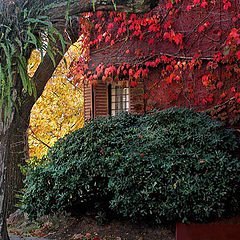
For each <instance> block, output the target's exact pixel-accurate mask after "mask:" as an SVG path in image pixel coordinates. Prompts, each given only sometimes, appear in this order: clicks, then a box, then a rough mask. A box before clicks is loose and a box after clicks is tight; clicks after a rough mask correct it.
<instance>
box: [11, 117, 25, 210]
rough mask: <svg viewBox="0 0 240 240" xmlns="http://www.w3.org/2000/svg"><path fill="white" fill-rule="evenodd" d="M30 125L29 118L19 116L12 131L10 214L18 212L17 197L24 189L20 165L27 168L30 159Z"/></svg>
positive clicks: (15, 119)
mask: <svg viewBox="0 0 240 240" xmlns="http://www.w3.org/2000/svg"><path fill="white" fill-rule="evenodd" d="M28 125H29V116H27V117H26V118H23V117H21V116H19V115H17V116H16V117H15V118H14V121H13V124H12V127H11V129H10V130H9V131H10V136H9V138H10V140H9V141H10V149H9V150H10V152H9V164H8V171H7V172H8V179H9V181H8V213H9V214H10V213H12V212H14V211H15V210H16V204H18V203H19V198H18V197H16V195H18V194H19V193H20V190H21V189H22V188H23V186H24V184H23V179H24V176H23V174H22V172H21V170H20V167H19V165H21V166H25V165H26V161H25V160H26V159H28V157H29V153H28V141H27V130H28Z"/></svg>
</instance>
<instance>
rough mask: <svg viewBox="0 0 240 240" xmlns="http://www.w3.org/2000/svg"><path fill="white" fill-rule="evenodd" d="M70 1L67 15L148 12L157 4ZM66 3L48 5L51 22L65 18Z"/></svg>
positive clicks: (154, 1)
mask: <svg viewBox="0 0 240 240" xmlns="http://www.w3.org/2000/svg"><path fill="white" fill-rule="evenodd" d="M71 2H72V3H71V4H70V8H69V16H76V15H79V13H83V12H93V11H120V12H132V13H141V12H149V11H150V10H151V9H153V8H154V7H156V6H157V4H158V0H74V1H71ZM67 4H68V1H66V0H59V1H58V3H53V4H51V5H49V10H48V13H47V14H48V16H49V17H50V18H51V19H52V22H53V23H55V22H57V21H58V20H59V19H64V18H65V15H66V7H67Z"/></svg>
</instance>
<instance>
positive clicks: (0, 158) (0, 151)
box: [0, 123, 11, 240]
mask: <svg viewBox="0 0 240 240" xmlns="http://www.w3.org/2000/svg"><path fill="white" fill-rule="evenodd" d="M0 128H1V129H0V187H1V188H0V239H1V240H9V237H8V233H7V225H6V217H7V209H8V191H7V183H8V174H7V170H8V169H9V166H8V165H9V151H10V137H11V133H10V129H11V128H10V126H9V127H7V129H5V127H4V126H3V124H2V123H1V127H0Z"/></svg>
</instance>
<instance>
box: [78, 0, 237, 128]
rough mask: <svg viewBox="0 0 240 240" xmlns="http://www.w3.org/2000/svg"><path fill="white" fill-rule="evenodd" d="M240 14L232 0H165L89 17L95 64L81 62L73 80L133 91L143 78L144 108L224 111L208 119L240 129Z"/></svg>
mask: <svg viewBox="0 0 240 240" xmlns="http://www.w3.org/2000/svg"><path fill="white" fill-rule="evenodd" d="M239 9H240V8H239V3H238V2H237V1H234V0H229V1H228V0H215V1H210V0H188V1H181V0H171V1H170V0H164V1H160V3H159V5H158V7H157V8H156V9H154V10H153V11H152V12H150V13H147V14H142V15H136V14H127V13H118V12H109V13H104V12H97V13H96V14H89V15H88V16H89V21H90V22H91V25H89V24H88V23H87V21H85V25H87V24H88V25H89V28H88V30H89V29H90V28H91V29H92V30H91V38H89V35H87V34H86V44H87V45H88V46H89V48H90V52H91V55H90V57H91V59H92V61H91V60H90V62H89V64H88V66H87V65H86V63H85V62H84V59H79V62H78V65H77V66H76V67H75V75H78V74H83V75H84V76H85V79H87V80H88V81H90V82H91V83H92V84H94V85H95V84H97V82H98V81H99V80H100V79H101V80H102V81H105V82H109V83H110V82H112V81H121V82H122V83H123V84H122V85H123V86H124V85H125V84H124V82H125V81H129V82H130V86H131V87H137V86H138V84H139V81H141V80H142V79H145V80H144V84H145V86H144V90H145V93H144V94H143V95H142V97H143V98H144V99H145V100H146V103H147V109H151V108H160V109H161V108H165V107H168V106H172V105H184V106H186V105H187V106H189V107H195V108H197V109H198V110H206V109H212V108H214V106H216V105H217V106H223V105H224V106H225V107H226V105H228V107H227V108H224V109H225V110H224V112H221V111H220V112H221V113H219V111H217V116H215V114H213V115H214V116H215V117H218V118H220V119H221V120H227V121H228V120H229V119H226V118H228V117H230V118H231V119H232V118H234V119H235V120H231V121H232V124H236V123H237V122H238V123H239V119H240V81H239V80H238V79H239V75H240V38H239V37H240V28H239V27H240V21H239V20H240V12H239ZM81 25H83V23H82V22H81ZM88 34H89V33H88ZM87 40H88V41H87ZM76 69H77V72H76ZM76 73H77V74H76ZM230 99H231V101H230ZM229 103H231V104H230V105H229ZM215 110H216V108H215ZM215 110H214V112H216V111H215ZM218 110H219V108H218ZM226 114H227V116H228V117H226Z"/></svg>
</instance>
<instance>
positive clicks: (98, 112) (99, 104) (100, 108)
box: [94, 80, 108, 117]
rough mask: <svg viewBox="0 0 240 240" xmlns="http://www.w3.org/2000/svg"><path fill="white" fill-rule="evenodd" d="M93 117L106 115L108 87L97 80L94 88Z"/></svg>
mask: <svg viewBox="0 0 240 240" xmlns="http://www.w3.org/2000/svg"><path fill="white" fill-rule="evenodd" d="M94 108H95V109H94V117H101V116H107V115H108V85H107V83H105V82H103V81H102V80H99V81H98V83H97V85H96V86H95V87H94Z"/></svg>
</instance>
